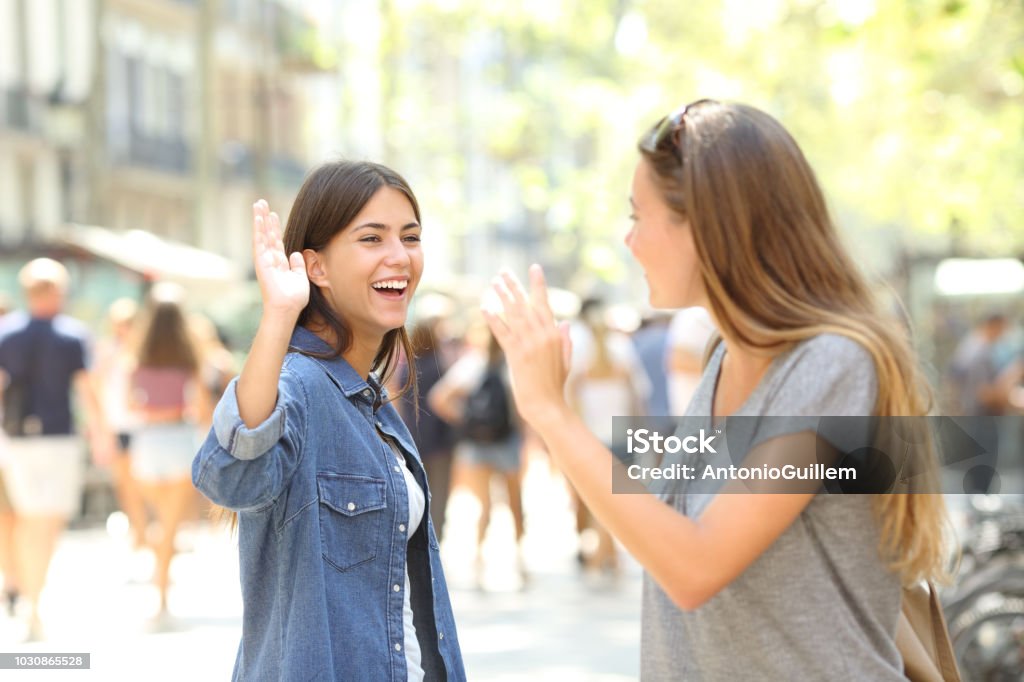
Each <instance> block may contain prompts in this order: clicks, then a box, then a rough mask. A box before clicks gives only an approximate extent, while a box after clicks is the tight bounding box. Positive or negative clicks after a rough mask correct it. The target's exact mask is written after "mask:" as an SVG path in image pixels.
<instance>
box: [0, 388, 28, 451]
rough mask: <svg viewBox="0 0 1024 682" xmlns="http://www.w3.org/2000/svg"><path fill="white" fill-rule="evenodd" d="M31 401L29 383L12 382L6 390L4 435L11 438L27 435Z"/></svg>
mask: <svg viewBox="0 0 1024 682" xmlns="http://www.w3.org/2000/svg"><path fill="white" fill-rule="evenodd" d="M30 400H31V397H30V394H29V387H28V382H27V381H25V380H24V379H21V380H14V381H11V382H10V383H9V384H7V387H6V388H4V404H3V411H4V420H3V428H4V433H6V434H7V435H8V436H10V437H11V438H19V437H21V436H24V435H25V422H26V421H27V419H28V417H29V414H28V412H29V402H30Z"/></svg>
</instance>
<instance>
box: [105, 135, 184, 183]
mask: <svg viewBox="0 0 1024 682" xmlns="http://www.w3.org/2000/svg"><path fill="white" fill-rule="evenodd" d="M109 152H110V160H111V162H112V163H114V164H116V165H128V166H141V167H144V168H151V169H153V170H158V171H163V172H165V173H174V174H179V175H184V174H186V173H188V172H189V170H190V168H191V165H192V148H191V146H190V145H189V143H188V141H187V140H185V139H184V138H181V137H158V136H154V135H147V134H145V133H142V132H140V131H138V130H135V129H131V130H130V131H129V132H128V134H127V135H126V136H125V137H124V138H122V139H119V140H117V141H116V143H113V144H111V145H110V146H109Z"/></svg>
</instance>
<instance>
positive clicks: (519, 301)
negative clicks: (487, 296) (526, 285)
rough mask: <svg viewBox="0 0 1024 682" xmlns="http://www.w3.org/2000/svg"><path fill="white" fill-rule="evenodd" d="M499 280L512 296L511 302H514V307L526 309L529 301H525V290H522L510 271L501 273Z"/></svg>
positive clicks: (517, 279) (516, 278) (521, 286)
mask: <svg viewBox="0 0 1024 682" xmlns="http://www.w3.org/2000/svg"><path fill="white" fill-rule="evenodd" d="M501 280H502V281H503V282H504V283H505V286H506V287H508V291H509V293H510V294H512V300H514V301H515V302H516V305H519V306H522V307H523V308H526V307H527V306H528V305H529V301H527V299H526V290H525V289H523V285H522V284H521V283H520V282H519V278H518V277H516V276H515V275H514V274H513V273H512V271H511V270H504V269H503V270H502V271H501Z"/></svg>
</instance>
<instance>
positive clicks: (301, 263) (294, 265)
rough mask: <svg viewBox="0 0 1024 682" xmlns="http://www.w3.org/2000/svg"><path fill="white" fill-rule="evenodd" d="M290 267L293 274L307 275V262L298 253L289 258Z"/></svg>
mask: <svg viewBox="0 0 1024 682" xmlns="http://www.w3.org/2000/svg"><path fill="white" fill-rule="evenodd" d="M288 267H290V268H291V271H292V272H295V273H299V272H301V273H302V274H306V261H305V260H304V259H303V258H302V254H301V253H299V252H298V251H296V252H295V253H293V254H292V255H290V256H288Z"/></svg>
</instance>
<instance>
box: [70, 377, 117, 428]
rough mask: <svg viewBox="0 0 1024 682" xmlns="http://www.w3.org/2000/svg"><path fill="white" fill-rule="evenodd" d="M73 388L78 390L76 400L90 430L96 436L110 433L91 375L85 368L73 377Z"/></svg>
mask: <svg viewBox="0 0 1024 682" xmlns="http://www.w3.org/2000/svg"><path fill="white" fill-rule="evenodd" d="M75 389H76V390H77V392H78V400H79V401H80V403H81V405H82V408H83V409H84V410H85V419H86V423H88V424H89V428H90V430H91V431H93V432H94V433H95V434H96V435H97V436H101V437H103V436H108V435H110V426H109V424H108V423H107V419H106V415H105V414H104V411H103V407H102V405H101V403H100V397H99V391H98V390H97V389H96V385H95V383H94V382H93V378H92V376H91V375H90V374H89V373H88V372H86V371H85V370H82V371H81V372H79V374H78V375H77V376H76V377H75Z"/></svg>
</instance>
